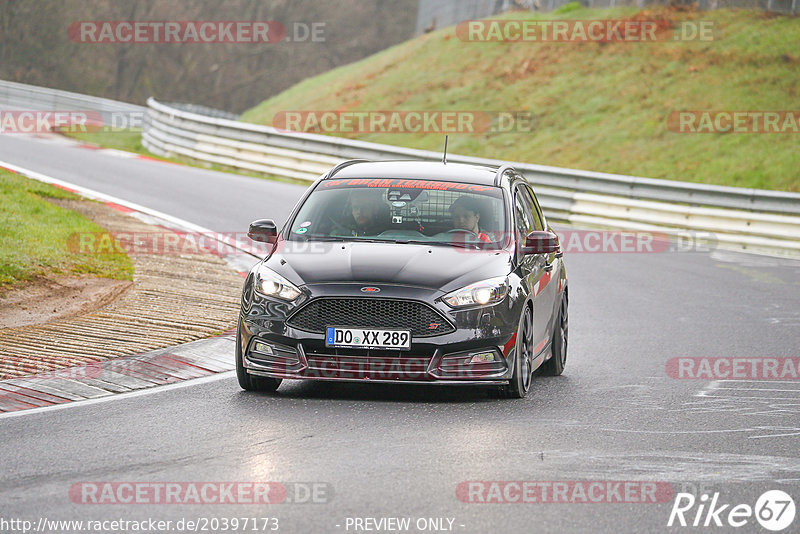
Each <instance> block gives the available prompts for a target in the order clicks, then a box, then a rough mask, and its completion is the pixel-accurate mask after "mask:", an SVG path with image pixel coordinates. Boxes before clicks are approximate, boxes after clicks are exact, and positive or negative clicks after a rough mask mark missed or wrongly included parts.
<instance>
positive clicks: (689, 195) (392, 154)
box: [142, 98, 800, 255]
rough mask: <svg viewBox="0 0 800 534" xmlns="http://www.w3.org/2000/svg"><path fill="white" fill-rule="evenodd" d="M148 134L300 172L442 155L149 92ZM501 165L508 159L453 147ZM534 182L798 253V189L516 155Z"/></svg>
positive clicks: (630, 217)
mask: <svg viewBox="0 0 800 534" xmlns="http://www.w3.org/2000/svg"><path fill="white" fill-rule="evenodd" d="M147 104H148V108H149V109H148V113H149V120H148V121H146V127H145V130H144V132H143V135H142V143H143V144H144V146H145V147H147V148H148V150H150V151H151V152H153V153H155V154H158V155H163V156H171V155H177V156H183V157H186V158H190V159H193V160H196V161H199V162H204V163H207V164H217V165H222V166H226V167H230V168H233V169H238V170H245V171H249V172H255V173H263V174H268V175H276V176H281V177H288V178H295V179H300V180H308V181H311V180H314V179H316V178H317V177H318V176H319V175H320V174H322V173H324V172H326V171H327V170H328V169H330V167H331V166H333V165H335V164H337V163H339V162H341V161H343V160H346V159H354V158H364V159H370V160H390V159H422V160H430V161H439V160H440V159H441V154H440V153H438V152H430V151H425V150H416V149H410V148H402V147H395V146H389V145H381V144H377V143H367V142H363V141H355V140H350V139H342V138H337V137H331V136H324V135H316V134H305V133H296V132H286V131H281V130H278V129H276V128H272V127H269V126H261V125H256V124H249V123H244V122H238V121H231V120H225V119H218V118H213V117H206V116H202V115H198V114H194V113H190V112H186V111H184V110H180V109H177V108H175V107H171V106H168V105H165V104H163V103H160V102H157V101H156V100H154V99H152V98H151V99H149V100H148V102H147ZM448 161H450V162H458V163H468V164H473V165H489V166H498V165H501V164H503V163H508V162H505V161H501V160H493V159H486V158H473V157H467V156H459V155H455V154H453V155H448ZM512 165H514V167H515V168H516V169H517V170H519V171H520V172H522V173H524V174H525V175H526V176H527V177H528V179H529V180H531V181H532V182H533V183H534V184H536V186H537V187H536V191H537V196H538V197H539V201H540V202H541V204H542V207H543V209H544V210H545V213H546V214H547V215H548V217H549V218H550V219H554V220H561V221H568V222H571V223H575V224H581V225H592V226H602V227H610V228H624V229H630V230H648V231H661V232H666V233H679V232H684V231H692V232H710V233H712V234H714V239H715V240H717V242H718V243H719V244H721V245H723V246H727V247H732V248H737V249H747V250H757V251H767V252H771V253H776V252H777V253H781V254H791V255H800V194H797V193H784V192H780V191H766V190H760V189H745V188H738V187H722V186H712V185H705V184H693V183H687V182H679V181H671V180H658V179H652V178H639V177H633V176H623V175H617V174H606V173H599V172H590V171H579V170H574V169H562V168H557V167H548V166H544V165H534V164H531V163H524V162H512Z"/></svg>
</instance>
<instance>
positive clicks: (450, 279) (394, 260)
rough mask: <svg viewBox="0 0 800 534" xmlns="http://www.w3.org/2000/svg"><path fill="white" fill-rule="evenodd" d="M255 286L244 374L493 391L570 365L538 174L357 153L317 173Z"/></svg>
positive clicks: (254, 235)
mask: <svg viewBox="0 0 800 534" xmlns="http://www.w3.org/2000/svg"><path fill="white" fill-rule="evenodd" d="M248 235H249V236H250V238H251V239H253V240H256V241H262V242H267V243H270V244H271V245H272V248H271V252H270V253H269V254H268V255H267V257H266V258H265V259H264V260H263V261H261V262H260V263H258V264H257V265H256V266H255V267H253V269H252V270H251V271H250V273H249V274H248V276H247V278H246V281H245V284H244V290H243V292H242V307H241V314H240V317H239V323H238V331H237V343H236V371H237V376H238V379H239V384H240V385H241V387H242V388H244V389H246V390H258V391H274V390H276V389H277V388H278V386H279V385H280V383H281V380H282V379H314V380H348V381H370V382H391V383H396V382H413V383H425V384H452V385H465V384H468V385H489V386H494V387H497V389H499V390H500V391H501V392H502V393H503V394H504V395H506V396H509V397H517V398H521V397H524V396H525V395H526V394H527V392H528V391H529V389H530V386H531V378H532V374H533V372H534V371H536V370H537V369H539V368H540V367H541V369H540V371H541V372H542V373H543V374H547V375H560V374H561V373H562V371H563V370H564V364H565V363H566V357H567V334H568V328H567V326H568V322H567V303H568V286H567V277H566V271H565V268H564V261H563V258H562V256H563V253H562V252H561V248H560V245H559V241H558V237H557V236H556V234H555V233H554V232H553V231H552V229H551V228H550V227H549V226H548V225H547V221H546V220H545V217H544V215H543V213H542V210H541V208H540V207H539V203H538V201H537V200H536V195H535V194H534V192H533V188H532V187H531V185H530V184H529V183H528V181H527V180H526V179H525V178H524V177H523V176H522V175H521V174H520V173H519V172H517V171H515V170H514V169H513V168H512V167H511V166H502V167H500V168H490V167H481V166H474V165H463V164H452V163H449V164H445V163H433V162H422V161H392V162H367V161H348V162H345V163H342V164H340V165H337V166H336V167H335V168H333V169H332V170H331V171H330V172H328V173H327V174H325V175H323V176H322V177H320V178H319V179H318V180H317V181H316V182H315V183H314V184H313V185H312V186H311V187H310V188H309V189H308V191H307V192H306V193H305V195H304V196H303V198H302V199H301V200H300V202H298V204H297V205H296V206H295V208H294V210H293V211H292V213H291V215H290V216H289V219H288V222H287V223H286V225H285V226H284V227H283V229H281V230H278V229H277V227H276V226H275V224H274V222H273V221H271V220H266V219H265V220H259V221H255V222H253V223H252V224H251V225H250V231H249V234H248Z"/></svg>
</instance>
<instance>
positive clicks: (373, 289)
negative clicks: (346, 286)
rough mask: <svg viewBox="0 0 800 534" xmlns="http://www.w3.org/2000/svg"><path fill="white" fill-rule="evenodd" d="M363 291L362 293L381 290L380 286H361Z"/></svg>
mask: <svg viewBox="0 0 800 534" xmlns="http://www.w3.org/2000/svg"><path fill="white" fill-rule="evenodd" d="M361 292H362V293H380V292H381V290H380V288H378V287H362V288H361Z"/></svg>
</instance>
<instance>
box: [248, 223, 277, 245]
mask: <svg viewBox="0 0 800 534" xmlns="http://www.w3.org/2000/svg"><path fill="white" fill-rule="evenodd" d="M247 237H249V238H250V239H252V240H253V241H262V242H264V243H274V242H275V241H277V240H278V227H277V226H275V221H273V220H272V219H259V220H257V221H253V222H251V223H250V230H248V232H247Z"/></svg>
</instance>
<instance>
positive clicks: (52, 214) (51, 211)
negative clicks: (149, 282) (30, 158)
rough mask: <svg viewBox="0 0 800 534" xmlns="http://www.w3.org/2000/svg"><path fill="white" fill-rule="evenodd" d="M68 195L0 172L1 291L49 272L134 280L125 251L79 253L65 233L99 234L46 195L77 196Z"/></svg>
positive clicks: (81, 217)
mask: <svg viewBox="0 0 800 534" xmlns="http://www.w3.org/2000/svg"><path fill="white" fill-rule="evenodd" d="M76 198H79V197H77V196H75V195H73V194H72V193H69V192H67V191H64V190H62V189H58V188H56V187H53V186H51V185H47V184H43V183H41V182H37V181H35V180H30V179H28V178H24V177H22V176H19V175H17V174H13V173H10V172H6V171H2V170H0V289H1V288H4V287H7V286H9V285H10V284H13V283H15V282H20V281H25V280H32V279H34V278H35V277H37V276H41V275H46V274H50V273H63V274H92V275H95V276H100V277H105V278H115V279H120V280H132V279H133V264H132V263H131V260H130V258H129V257H128V256H127V255H126V254H78V253H75V252H71V251H70V249H69V247H68V244H67V243H68V239H69V237H70V236H72V235H73V234H76V233H80V232H104V231H105V230H104V229H103V228H101V227H100V226H98V225H96V224H95V223H93V222H92V221H90V220H89V219H87V218H86V217H84V216H83V215H81V214H79V213H77V212H75V211H71V210H68V209H64V208H61V207H59V206H56V205H55V204H53V203H51V202H48V199H76Z"/></svg>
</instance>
